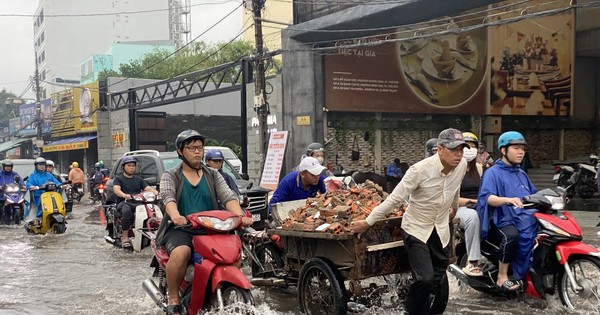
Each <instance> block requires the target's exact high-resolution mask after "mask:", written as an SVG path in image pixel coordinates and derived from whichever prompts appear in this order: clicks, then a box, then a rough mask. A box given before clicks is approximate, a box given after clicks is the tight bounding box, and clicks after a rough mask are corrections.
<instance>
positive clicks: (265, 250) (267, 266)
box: [250, 243, 283, 277]
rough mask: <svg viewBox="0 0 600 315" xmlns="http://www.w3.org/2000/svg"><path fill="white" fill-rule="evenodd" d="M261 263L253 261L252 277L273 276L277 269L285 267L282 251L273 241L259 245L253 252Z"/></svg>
mask: <svg viewBox="0 0 600 315" xmlns="http://www.w3.org/2000/svg"><path fill="white" fill-rule="evenodd" d="M252 254H253V255H254V256H255V258H256V259H257V260H258V261H259V262H260V265H259V264H258V263H257V262H256V261H254V259H252V258H251V259H250V260H251V261H252V277H273V276H275V271H276V270H281V269H282V268H283V257H282V254H281V251H280V250H279V248H277V246H276V245H275V244H273V243H267V244H264V245H258V246H256V247H254V250H253V253H252Z"/></svg>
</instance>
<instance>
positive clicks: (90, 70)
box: [87, 59, 94, 73]
mask: <svg viewBox="0 0 600 315" xmlns="http://www.w3.org/2000/svg"><path fill="white" fill-rule="evenodd" d="M92 60H93V59H90V60H88V65H87V66H88V73H92V72H94V63H93V62H92Z"/></svg>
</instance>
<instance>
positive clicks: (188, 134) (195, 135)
mask: <svg viewBox="0 0 600 315" xmlns="http://www.w3.org/2000/svg"><path fill="white" fill-rule="evenodd" d="M204 138H205V137H204V136H203V135H202V134H200V133H199V132H198V131H196V130H192V129H188V130H184V131H182V132H181V133H179V135H177V139H175V147H176V148H177V149H178V150H179V149H181V148H183V145H184V144H185V143H186V142H188V141H190V140H200V141H202V143H204Z"/></svg>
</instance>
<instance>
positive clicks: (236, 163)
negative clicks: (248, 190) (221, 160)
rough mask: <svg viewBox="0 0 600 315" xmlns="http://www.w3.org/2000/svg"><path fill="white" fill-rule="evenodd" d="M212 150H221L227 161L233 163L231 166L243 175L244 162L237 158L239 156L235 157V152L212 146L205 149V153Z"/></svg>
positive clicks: (226, 148)
mask: <svg viewBox="0 0 600 315" xmlns="http://www.w3.org/2000/svg"><path fill="white" fill-rule="evenodd" d="M210 149H217V150H221V153H223V157H225V159H226V160H227V161H228V162H229V163H231V165H233V168H234V169H235V170H236V171H237V172H238V173H240V174H242V161H241V160H240V159H239V158H238V157H237V155H235V153H234V152H233V150H231V149H230V148H228V147H212V146H206V147H204V152H206V151H207V150H210Z"/></svg>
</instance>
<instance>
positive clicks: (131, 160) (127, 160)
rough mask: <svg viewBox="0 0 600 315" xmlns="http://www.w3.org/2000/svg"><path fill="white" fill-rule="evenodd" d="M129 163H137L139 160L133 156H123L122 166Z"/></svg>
mask: <svg viewBox="0 0 600 315" xmlns="http://www.w3.org/2000/svg"><path fill="white" fill-rule="evenodd" d="M128 163H134V164H135V165H137V160H136V159H135V158H134V157H133V156H126V157H124V158H123V160H121V167H124V166H125V164H128Z"/></svg>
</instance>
